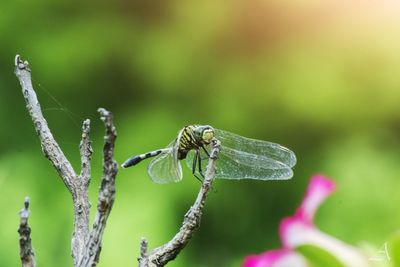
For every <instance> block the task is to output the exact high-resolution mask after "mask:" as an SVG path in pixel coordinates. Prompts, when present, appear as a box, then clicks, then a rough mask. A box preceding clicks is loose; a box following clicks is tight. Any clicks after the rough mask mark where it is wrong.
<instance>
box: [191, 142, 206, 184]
mask: <svg viewBox="0 0 400 267" xmlns="http://www.w3.org/2000/svg"><path fill="white" fill-rule="evenodd" d="M198 159H199V160H200V153H199V151H198V150H196V153H195V154H194V158H193V165H192V173H193V175H194V177H196V179H197V180H199V181H200V183H203V179H201V178H200V177H198V176H197V175H196V164H197V160H198ZM200 175H201V176H202V177H203V178H204V176H203V174H202V173H201V172H200Z"/></svg>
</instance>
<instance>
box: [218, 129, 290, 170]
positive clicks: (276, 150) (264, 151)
mask: <svg viewBox="0 0 400 267" xmlns="http://www.w3.org/2000/svg"><path fill="white" fill-rule="evenodd" d="M214 133H215V137H216V138H217V139H218V140H219V141H221V145H222V146H223V147H228V148H230V149H231V150H236V151H241V152H246V153H248V154H254V155H259V156H263V157H265V158H268V159H271V160H275V161H278V162H280V163H282V164H284V165H286V166H287V167H290V168H291V167H293V166H294V165H296V155H295V154H294V153H293V152H292V151H291V150H290V149H288V148H286V147H283V146H281V145H279V144H276V143H272V142H268V141H263V140H257V139H251V138H247V137H243V136H240V135H237V134H234V133H230V132H227V131H223V130H220V129H214Z"/></svg>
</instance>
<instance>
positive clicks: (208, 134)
mask: <svg viewBox="0 0 400 267" xmlns="http://www.w3.org/2000/svg"><path fill="white" fill-rule="evenodd" d="M201 138H202V139H203V141H204V142H205V143H206V144H209V143H211V140H212V139H213V138H214V130H212V129H205V130H204V131H203V134H202V137H201Z"/></svg>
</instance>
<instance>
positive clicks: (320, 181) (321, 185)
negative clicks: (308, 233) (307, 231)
mask: <svg viewBox="0 0 400 267" xmlns="http://www.w3.org/2000/svg"><path fill="white" fill-rule="evenodd" d="M335 189H336V184H335V182H334V181H332V180H330V179H329V178H327V177H325V176H322V175H314V176H313V177H311V181H310V183H309V184H308V188H307V191H306V194H305V197H304V199H303V202H302V203H301V205H300V208H299V209H298V210H297V211H296V214H295V216H298V217H301V218H302V220H303V221H305V222H309V223H312V222H313V220H314V215H315V212H316V211H317V209H318V208H319V206H320V205H321V204H322V202H323V201H324V200H325V199H326V198H327V197H328V196H329V195H330V194H332V193H333V192H334V191H335Z"/></svg>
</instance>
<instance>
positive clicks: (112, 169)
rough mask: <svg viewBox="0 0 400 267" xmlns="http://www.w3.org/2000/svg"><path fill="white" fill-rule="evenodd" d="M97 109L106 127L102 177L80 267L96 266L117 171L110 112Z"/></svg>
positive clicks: (113, 130)
mask: <svg viewBox="0 0 400 267" xmlns="http://www.w3.org/2000/svg"><path fill="white" fill-rule="evenodd" d="M98 111H99V113H100V116H101V119H102V120H103V121H104V124H105V128H106V134H105V136H104V140H105V144H104V149H103V177H102V180H101V186H100V190H99V198H98V203H97V213H96V217H95V220H94V223H93V229H92V231H91V232H90V237H89V239H88V242H87V245H86V251H85V254H84V255H83V257H82V260H81V261H80V262H79V266H81V267H86V266H96V264H97V263H98V260H99V255H100V251H101V241H102V237H103V232H104V228H105V227H106V222H107V218H108V215H109V214H110V212H111V208H112V206H113V203H114V197H115V177H116V175H117V172H118V164H117V162H116V161H115V160H114V159H113V157H114V144H115V139H116V137H117V132H116V129H115V127H114V123H113V117H112V114H111V112H109V111H107V110H105V109H103V108H100V109H99V110H98Z"/></svg>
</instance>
